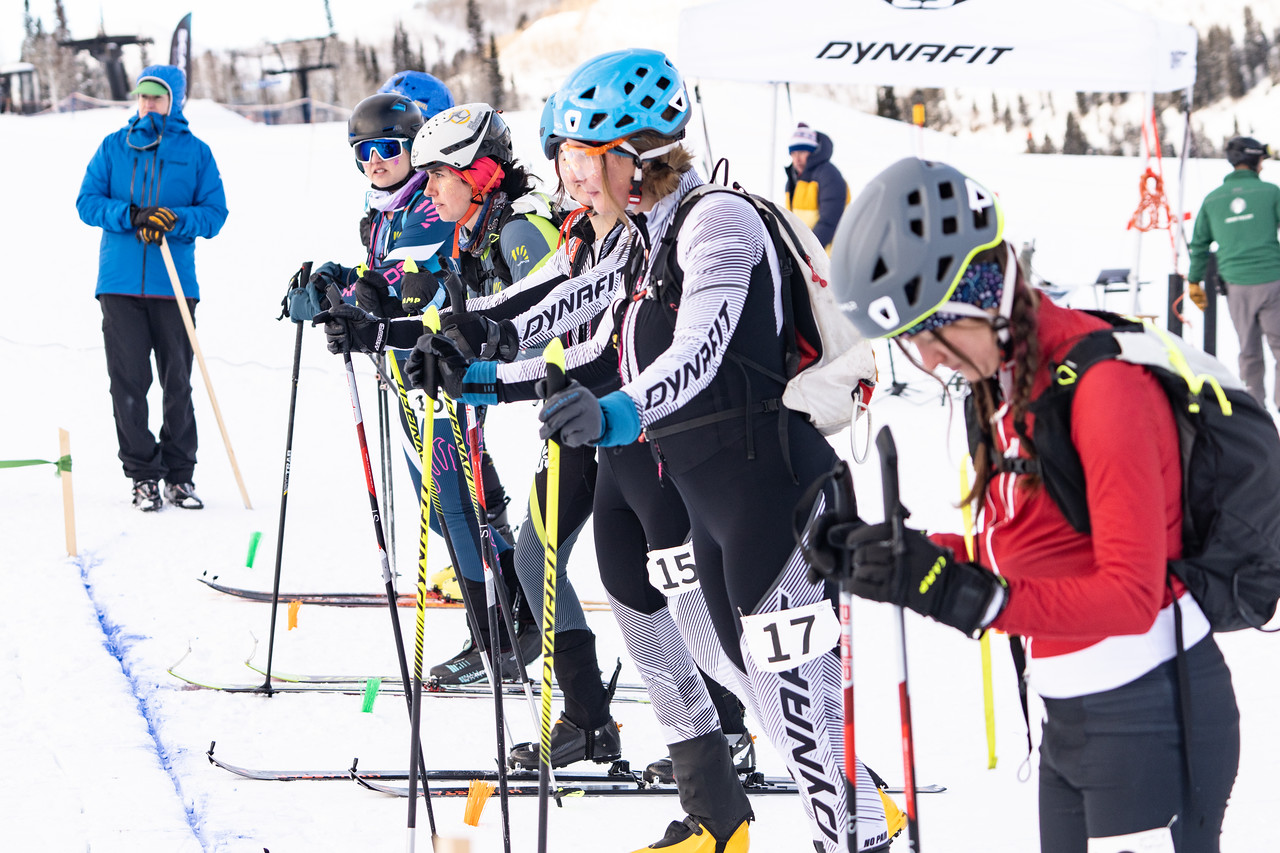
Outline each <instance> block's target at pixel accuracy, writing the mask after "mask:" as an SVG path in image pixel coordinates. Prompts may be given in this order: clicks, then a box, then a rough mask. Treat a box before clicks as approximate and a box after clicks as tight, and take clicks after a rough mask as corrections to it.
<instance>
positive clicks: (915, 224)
mask: <svg viewBox="0 0 1280 853" xmlns="http://www.w3.org/2000/svg"><path fill="white" fill-rule="evenodd" d="M911 233H912V234H914V235H916V236H917V237H923V236H924V220H923V219H913V220H911Z"/></svg>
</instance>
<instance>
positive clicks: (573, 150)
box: [558, 137, 630, 178]
mask: <svg viewBox="0 0 1280 853" xmlns="http://www.w3.org/2000/svg"><path fill="white" fill-rule="evenodd" d="M626 141H627V140H626V138H625V137H623V138H622V139H615V140H613V141H612V142H606V143H604V144H603V145H594V146H592V147H590V148H579V147H577V146H571V145H569V144H568V143H562V144H561V145H560V153H559V155H558V156H559V162H560V168H561V169H567V170H568V171H569V173H570V174H571V175H573V176H575V177H578V178H585V177H588V176H589V175H593V174H595V173H597V172H598V171H599V170H600V160H599V158H600V156H601V155H603V154H605V153H606V152H608V151H612V150H613V149H614V148H617V147H618V146H619V145H622V144H623V143H624V142H626ZM614 153H616V154H618V155H619V156H622V157H628V156H630V154H629V153H627V152H625V151H617V152H614Z"/></svg>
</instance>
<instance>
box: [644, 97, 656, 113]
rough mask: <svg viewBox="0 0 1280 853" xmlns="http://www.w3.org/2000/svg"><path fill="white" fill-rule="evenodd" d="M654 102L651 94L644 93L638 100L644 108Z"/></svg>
mask: <svg viewBox="0 0 1280 853" xmlns="http://www.w3.org/2000/svg"><path fill="white" fill-rule="evenodd" d="M654 103H655V101H654V100H653V96H652V95H645V96H644V97H643V98H642V99H641V100H640V106H642V107H644V108H645V109H646V110H647V109H649V107H651V106H653V105H654Z"/></svg>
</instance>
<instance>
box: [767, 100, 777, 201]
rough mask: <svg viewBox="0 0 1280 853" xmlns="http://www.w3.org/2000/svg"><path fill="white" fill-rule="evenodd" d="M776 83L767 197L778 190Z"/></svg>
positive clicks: (770, 136) (771, 196)
mask: <svg viewBox="0 0 1280 853" xmlns="http://www.w3.org/2000/svg"><path fill="white" fill-rule="evenodd" d="M777 172H778V84H777V83H774V84H773V132H772V133H770V134H769V198H772V199H776V198H777V192H778V183H777V181H778V179H777Z"/></svg>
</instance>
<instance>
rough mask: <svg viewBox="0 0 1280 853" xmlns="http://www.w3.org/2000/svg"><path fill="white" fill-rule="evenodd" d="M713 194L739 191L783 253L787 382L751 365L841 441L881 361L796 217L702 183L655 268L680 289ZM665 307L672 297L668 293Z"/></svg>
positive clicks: (687, 200) (686, 201)
mask: <svg viewBox="0 0 1280 853" xmlns="http://www.w3.org/2000/svg"><path fill="white" fill-rule="evenodd" d="M711 193H734V194H735V195H737V196H739V197H740V198H744V199H746V200H747V201H748V202H750V203H751V205H752V206H753V207H754V208H755V211H756V213H758V214H759V215H760V220H761V221H762V222H763V223H764V226H765V232H766V233H767V234H768V236H769V240H770V241H771V242H772V243H773V246H774V249H775V251H776V252H777V254H778V267H779V270H780V271H781V273H782V288H781V291H782V341H783V346H784V360H783V363H784V365H785V367H784V369H785V376H779V375H778V374H777V373H775V372H774V371H772V370H769V369H768V368H766V367H764V366H763V365H759V364H756V363H755V362H748V361H747V360H746V359H741V358H740V357H739V358H740V360H742V361H744V362H746V363H747V366H749V367H751V368H752V369H754V370H757V371H760V372H761V373H764V374H766V375H768V376H770V377H771V378H773V379H775V380H777V381H779V382H781V383H783V385H784V386H785V389H784V390H783V393H782V405H784V406H785V407H786V408H788V409H792V410H794V411H797V412H803V413H804V414H805V415H807V416H808V418H809V420H810V422H811V423H812V424H813V425H814V426H815V427H817V429H818V431H819V432H821V433H822V434H823V435H834V434H835V433H837V432H839V431H840V430H842V429H844V428H845V427H847V426H849V424H850V423H851V422H852V420H853V416H854V414H855V411H856V409H857V407H858V404H859V403H861V404H864V405H865V403H866V402H867V401H868V398H869V397H870V393H871V390H872V389H873V388H874V386H875V380H876V363H875V356H874V355H873V354H872V352H871V344H870V342H868V341H867V340H865V339H864V338H863V337H862V336H861V335H860V334H859V333H858V331H857V329H855V328H854V327H853V324H852V323H850V322H849V321H848V320H847V319H845V316H844V314H843V312H841V311H840V309H839V308H838V307H837V306H836V301H835V297H834V296H833V295H832V293H831V288H830V287H829V286H828V284H829V279H830V272H831V259H830V258H829V257H828V256H827V252H826V250H825V249H824V248H823V247H822V244H821V243H819V242H818V238H817V237H815V236H814V234H813V232H812V231H811V230H810V229H809V227H808V226H807V225H805V224H804V223H803V222H801V221H800V219H799V218H798V217H796V215H795V214H793V213H792V212H791V211H789V210H786V209H785V208H781V207H779V206H778V205H776V204H774V203H773V202H771V201H769V200H768V199H765V198H762V197H761V196H758V195H754V194H752V193H749V192H747V191H746V190H744V189H743V188H742V187H741V186H739V185H738V184H737V183H736V182H735V183H734V184H733V186H732V187H728V186H721V185H719V184H714V183H711V184H702V185H701V186H698V187H695V188H694V189H692V190H690V191H689V193H688V194H687V195H686V196H685V197H684V198H683V199H681V200H680V205H679V207H677V208H676V212H675V217H674V218H673V219H672V221H671V225H670V226H668V228H667V231H666V233H667V234H668V235H671V239H667V238H665V237H664V238H663V240H662V241H661V243H660V244H659V246H658V247H657V249H656V251H655V254H654V258H653V262H652V269H655V270H664V271H665V274H664V275H663V282H664V285H663V286H664V287H679V286H680V283H681V282H682V279H683V274H682V273H681V271H680V269H679V267H678V266H677V265H676V259H675V245H676V238H677V237H678V236H679V234H680V228H681V227H682V226H683V225H684V221H685V219H686V218H687V217H688V215H689V213H690V211H692V210H693V206H694V205H695V204H697V203H698V201H699V200H700V199H703V198H705V197H706V196H708V195H710V194H711ZM663 299H664V302H665V301H674V300H673V299H668V297H667V296H666V295H665V294H664V296H663Z"/></svg>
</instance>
